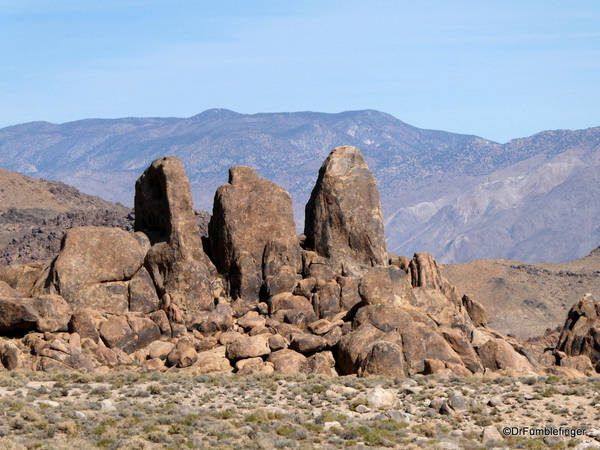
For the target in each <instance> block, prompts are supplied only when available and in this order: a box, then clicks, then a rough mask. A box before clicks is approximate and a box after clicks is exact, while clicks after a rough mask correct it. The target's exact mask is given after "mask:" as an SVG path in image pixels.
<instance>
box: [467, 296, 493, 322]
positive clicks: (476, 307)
mask: <svg viewBox="0 0 600 450" xmlns="http://www.w3.org/2000/svg"><path fill="white" fill-rule="evenodd" d="M462 304H463V306H464V307H465V309H466V310H467V313H468V314H469V317H470V318H471V321H472V322H473V325H475V326H476V327H487V325H488V320H487V313H486V312H485V308H484V307H483V305H482V304H481V303H479V302H477V301H475V300H473V299H471V298H470V297H469V296H468V295H464V296H463V298H462Z"/></svg>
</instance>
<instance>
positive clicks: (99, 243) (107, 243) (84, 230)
mask: <svg viewBox="0 0 600 450" xmlns="http://www.w3.org/2000/svg"><path fill="white" fill-rule="evenodd" d="M143 261H144V251H143V250H142V248H141V247H140V245H139V243H138V241H137V240H136V239H135V238H134V237H133V236H132V235H131V234H130V233H128V232H126V231H124V230H121V229H119V228H106V227H78V228H71V229H70V230H67V232H66V233H65V237H64V238H63V243H62V248H61V251H60V254H59V255H58V256H57V257H56V259H55V260H54V261H53V263H52V266H51V268H50V271H49V274H48V277H47V278H45V277H44V275H43V274H42V275H41V278H40V279H38V281H37V282H36V286H35V288H34V293H35V294H36V295H41V294H60V295H61V296H62V297H63V298H64V299H65V300H66V301H67V303H69V304H71V305H72V306H73V308H74V309H76V308H79V307H93V308H95V309H100V307H102V308H104V309H106V310H107V312H108V310H110V311H114V312H123V306H122V304H120V303H116V304H114V305H113V304H112V303H111V302H108V304H100V305H98V307H97V306H96V303H93V302H94V301H96V300H98V299H96V298H94V297H95V296H97V295H98V294H99V292H98V291H97V289H98V288H96V290H92V291H91V292H90V289H91V288H92V286H98V285H100V283H107V282H115V281H122V280H128V279H130V278H131V277H132V276H133V275H134V274H135V273H136V272H137V271H138V270H139V268H140V267H141V266H142V263H143ZM86 291H87V292H86ZM101 297H102V298H101V299H100V302H102V301H103V300H104V297H106V298H110V296H101ZM90 301H92V303H90ZM127 306H128V302H127V303H126V305H125V310H126V308H127Z"/></svg>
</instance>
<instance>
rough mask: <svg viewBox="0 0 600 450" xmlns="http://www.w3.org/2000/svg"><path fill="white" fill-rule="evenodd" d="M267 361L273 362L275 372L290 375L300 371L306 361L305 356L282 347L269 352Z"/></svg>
mask: <svg viewBox="0 0 600 450" xmlns="http://www.w3.org/2000/svg"><path fill="white" fill-rule="evenodd" d="M267 361H268V362H270V363H273V367H274V368H275V372H277V373H279V374H281V375H291V374H294V373H300V372H301V371H302V368H303V367H304V364H305V363H306V356H304V355H303V354H301V353H298V352H296V351H294V350H290V349H284V350H279V351H276V352H273V353H271V354H270V355H269V357H268V358H267Z"/></svg>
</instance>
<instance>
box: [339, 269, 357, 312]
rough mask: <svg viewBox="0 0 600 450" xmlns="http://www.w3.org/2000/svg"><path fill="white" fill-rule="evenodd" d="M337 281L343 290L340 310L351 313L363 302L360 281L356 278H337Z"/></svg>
mask: <svg viewBox="0 0 600 450" xmlns="http://www.w3.org/2000/svg"><path fill="white" fill-rule="evenodd" d="M336 281H337V284H339V285H340V288H341V291H340V308H341V309H342V311H350V310H351V309H352V308H354V306H355V305H358V304H359V303H360V302H361V301H362V299H361V298H360V295H359V293H358V280H357V279H356V278H354V277H337V278H336Z"/></svg>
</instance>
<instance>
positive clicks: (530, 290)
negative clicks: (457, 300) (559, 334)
mask: <svg viewBox="0 0 600 450" xmlns="http://www.w3.org/2000/svg"><path fill="white" fill-rule="evenodd" d="M442 273H443V274H444V276H445V277H446V278H447V279H448V281H449V282H450V283H452V284H454V285H455V286H457V287H458V289H459V291H460V292H461V294H465V293H467V294H468V295H469V296H470V297H472V298H474V299H476V300H477V301H479V302H481V303H482V304H483V306H484V307H485V309H486V311H487V313H488V316H489V321H490V326H491V327H492V328H495V329H497V330H498V331H500V332H501V333H504V334H511V335H514V336H516V337H517V338H518V339H521V340H523V339H528V338H531V337H534V336H540V335H542V334H544V332H545V331H546V330H547V329H548V328H550V329H555V328H557V327H559V326H560V327H562V326H563V325H564V321H565V317H566V316H567V312H568V311H569V309H570V308H571V306H573V304H574V303H576V302H577V301H579V300H580V299H581V298H582V297H583V296H584V294H586V293H588V292H589V293H591V294H592V295H593V296H594V297H595V298H600V248H598V249H596V250H594V251H593V252H592V253H590V254H589V255H588V256H586V257H584V258H581V259H577V260H574V261H570V262H565V263H537V264H527V263H522V262H519V261H514V260H505V259H481V260H477V261H471V262H468V263H463V264H449V265H445V266H443V267H442Z"/></svg>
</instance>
